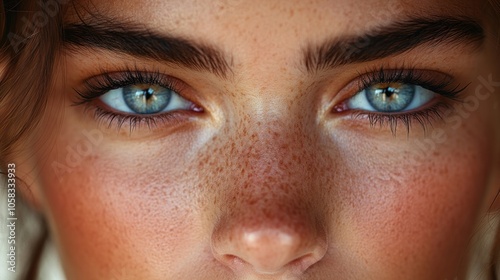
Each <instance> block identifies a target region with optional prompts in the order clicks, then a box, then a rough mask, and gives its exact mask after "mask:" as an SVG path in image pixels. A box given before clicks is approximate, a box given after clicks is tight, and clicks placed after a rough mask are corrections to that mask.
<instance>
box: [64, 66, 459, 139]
mask: <svg viewBox="0 0 500 280" xmlns="http://www.w3.org/2000/svg"><path fill="white" fill-rule="evenodd" d="M101 72H102V74H100V75H98V76H96V77H94V78H92V79H90V80H88V81H86V82H85V84H84V89H83V91H79V90H76V89H75V91H76V93H77V95H78V97H77V100H76V101H75V102H73V105H74V106H76V105H82V104H85V105H87V106H86V109H93V110H94V117H95V118H96V120H97V121H98V122H101V121H107V122H108V128H109V127H111V126H112V124H113V122H116V124H117V127H118V129H119V128H120V127H121V126H122V125H123V124H124V123H126V122H128V123H129V125H130V130H131V131H132V130H133V129H135V128H136V127H137V126H139V125H141V124H145V125H146V126H147V127H148V128H150V129H151V128H152V127H156V126H157V125H158V123H159V122H160V123H172V122H174V123H175V122H176V121H180V116H181V114H182V113H181V112H175V111H174V112H167V113H163V114H156V115H143V116H139V115H127V114H123V113H119V112H111V111H109V110H106V109H103V108H101V107H100V106H91V105H90V103H91V102H92V101H94V100H95V99H97V98H99V97H100V96H101V95H103V94H105V93H107V92H108V91H110V90H113V89H117V88H121V87H125V86H129V85H133V84H157V85H160V86H162V87H165V88H167V89H171V90H173V91H175V92H176V93H179V94H180V93H181V92H182V90H183V88H184V85H183V84H181V82H179V81H178V80H176V79H173V78H169V77H167V76H165V75H163V74H161V73H160V72H147V71H140V70H138V69H134V70H131V69H126V70H124V71H121V72H114V73H107V72H105V71H101ZM365 73H368V74H364V75H362V74H360V73H359V72H358V76H359V78H358V84H357V91H356V93H359V92H360V91H362V90H363V89H365V88H368V87H370V86H373V85H376V84H380V83H396V82H397V83H404V84H415V85H418V86H421V87H423V88H426V89H428V90H431V91H433V92H435V93H436V94H438V95H440V96H441V97H444V98H445V99H447V100H448V102H447V101H440V102H437V103H436V104H434V105H433V106H431V107H429V108H426V109H423V110H419V111H414V112H403V113H392V114H390V113H389V114H387V113H375V112H367V111H359V110H354V112H353V117H354V118H363V117H366V118H368V120H369V122H370V126H371V127H374V126H376V125H377V124H379V125H380V127H384V126H389V127H390V129H391V132H392V133H393V134H395V133H396V130H397V127H398V124H399V123H402V124H403V125H404V126H405V127H406V131H407V133H409V132H410V128H411V126H412V123H413V122H415V121H416V122H417V123H419V124H420V125H421V126H422V128H423V129H424V131H426V129H427V125H432V124H433V122H434V121H436V120H443V113H444V111H445V110H447V109H450V108H451V107H452V105H451V102H462V100H461V99H460V98H459V94H460V93H461V92H462V91H463V90H465V88H466V87H467V86H465V87H460V86H455V87H453V88H451V89H450V86H451V84H452V79H451V78H450V77H449V76H446V75H444V74H441V77H439V78H435V77H434V75H425V74H424V72H422V71H418V70H415V69H404V68H396V69H393V70H386V69H384V68H379V69H378V70H368V71H366V72H365ZM351 98H352V97H351ZM450 101H451V102H450ZM89 105H90V106H89ZM334 110H337V112H340V110H338V108H337V107H336V109H334ZM347 110H349V109H347ZM347 110H344V111H347ZM193 111H194V112H202V111H203V109H202V108H201V107H196V108H193Z"/></svg>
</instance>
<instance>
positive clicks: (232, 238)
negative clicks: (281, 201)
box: [212, 223, 327, 275]
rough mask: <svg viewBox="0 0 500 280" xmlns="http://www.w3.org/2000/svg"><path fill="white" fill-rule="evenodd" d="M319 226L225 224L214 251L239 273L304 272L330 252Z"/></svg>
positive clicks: (220, 231) (215, 241)
mask: <svg viewBox="0 0 500 280" xmlns="http://www.w3.org/2000/svg"><path fill="white" fill-rule="evenodd" d="M278 224H279V223H278ZM275 225H276V224H275ZM317 229H318V228H317V227H304V225H300V226H299V227H296V228H295V229H293V228H291V227H286V226H284V227H279V226H274V227H262V225H261V228H252V227H247V228H243V229H241V228H239V229H238V228H233V229H231V228H228V227H227V226H224V225H223V226H221V227H220V228H219V229H218V230H217V232H216V233H215V234H214V237H215V238H213V240H212V251H213V253H214V255H215V258H216V259H218V260H219V261H220V262H221V263H223V264H224V265H226V266H228V267H229V268H231V269H232V270H233V271H235V272H245V271H252V272H254V273H257V274H262V275H265V274H267V275H269V274H282V273H292V274H294V275H300V274H302V273H304V271H306V270H307V269H308V268H309V267H310V266H312V265H313V264H315V263H317V262H318V261H320V260H321V259H322V258H323V256H324V255H325V253H326V250H327V246H326V242H325V238H324V235H323V234H321V233H320V232H318V230H317Z"/></svg>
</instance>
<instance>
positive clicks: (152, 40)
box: [63, 20, 231, 77]
mask: <svg viewBox="0 0 500 280" xmlns="http://www.w3.org/2000/svg"><path fill="white" fill-rule="evenodd" d="M63 41H64V43H65V46H66V48H69V49H72V50H73V51H78V49H80V48H101V49H105V50H109V51H115V52H120V53H125V54H129V55H132V56H140V57H144V58H149V59H153V60H159V61H164V62H167V63H173V64H177V65H181V66H184V67H188V68H193V69H196V70H200V71H209V72H211V73H214V74H216V75H218V76H221V77H227V75H228V73H229V72H231V67H230V64H231V62H230V59H227V58H226V57H227V56H226V55H224V54H223V52H222V51H221V50H219V49H217V48H215V47H212V46H209V45H208V44H207V43H200V42H194V41H192V40H189V39H185V38H182V37H179V36H174V35H169V34H158V33H157V32H153V31H151V30H148V29H147V28H144V27H140V26H138V25H134V24H132V23H128V22H118V21H113V22H112V21H110V20H105V21H98V22H90V23H88V22H86V23H84V22H82V23H74V24H69V25H66V26H65V27H64V29H63Z"/></svg>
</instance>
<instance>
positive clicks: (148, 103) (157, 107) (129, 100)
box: [123, 84, 173, 114]
mask: <svg viewBox="0 0 500 280" xmlns="http://www.w3.org/2000/svg"><path fill="white" fill-rule="evenodd" d="M172 93H173V91H172V90H170V89H167V88H164V87H162V86H159V85H150V84H135V85H130V86H126V87H123V99H124V100H125V103H126V104H127V106H128V107H129V108H130V109H131V110H132V111H134V112H135V113H138V114H155V113H158V112H161V111H163V110H164V109H165V108H166V107H167V106H168V104H169V103H170V100H171V98H172Z"/></svg>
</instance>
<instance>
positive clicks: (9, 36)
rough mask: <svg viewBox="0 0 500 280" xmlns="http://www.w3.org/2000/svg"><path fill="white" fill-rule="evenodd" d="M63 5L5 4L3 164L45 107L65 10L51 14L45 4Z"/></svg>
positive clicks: (0, 83) (0, 26) (1, 20)
mask: <svg viewBox="0 0 500 280" xmlns="http://www.w3.org/2000/svg"><path fill="white" fill-rule="evenodd" d="M50 5H52V6H50ZM60 5H61V4H60V3H58V2H56V1H55V0H43V1H36V3H35V1H3V2H2V6H0V8H2V10H3V11H0V15H1V16H0V31H2V32H1V33H0V35H1V37H0V63H2V64H3V65H2V66H4V70H5V71H4V73H3V74H2V77H1V79H0V120H1V121H0V131H1V132H2V133H1V137H0V155H1V156H0V168H2V167H5V166H6V164H7V162H8V161H9V160H11V159H12V155H13V154H15V153H16V152H18V151H17V150H16V147H17V146H16V145H15V144H16V142H17V141H18V140H19V139H20V138H21V137H22V136H23V135H24V134H25V133H27V132H29V131H30V130H31V129H33V128H34V127H35V126H36V125H37V123H38V120H39V117H40V116H41V114H42V112H43V110H44V108H45V105H46V102H47V100H46V94H45V93H46V92H48V90H49V87H50V83H48V82H47V81H50V79H51V74H52V70H53V67H54V63H55V57H56V52H57V49H58V47H59V44H60V41H61V40H60V37H61V34H62V32H61V28H62V26H61V18H62V15H61V14H62V13H61V12H57V13H51V14H47V13H46V12H45V11H44V8H47V7H56V6H57V9H59V11H60V10H61V8H62V7H61V6H60ZM49 12H50V11H49ZM2 68H3V67H2ZM2 68H0V69H2ZM20 73H22V75H20Z"/></svg>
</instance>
